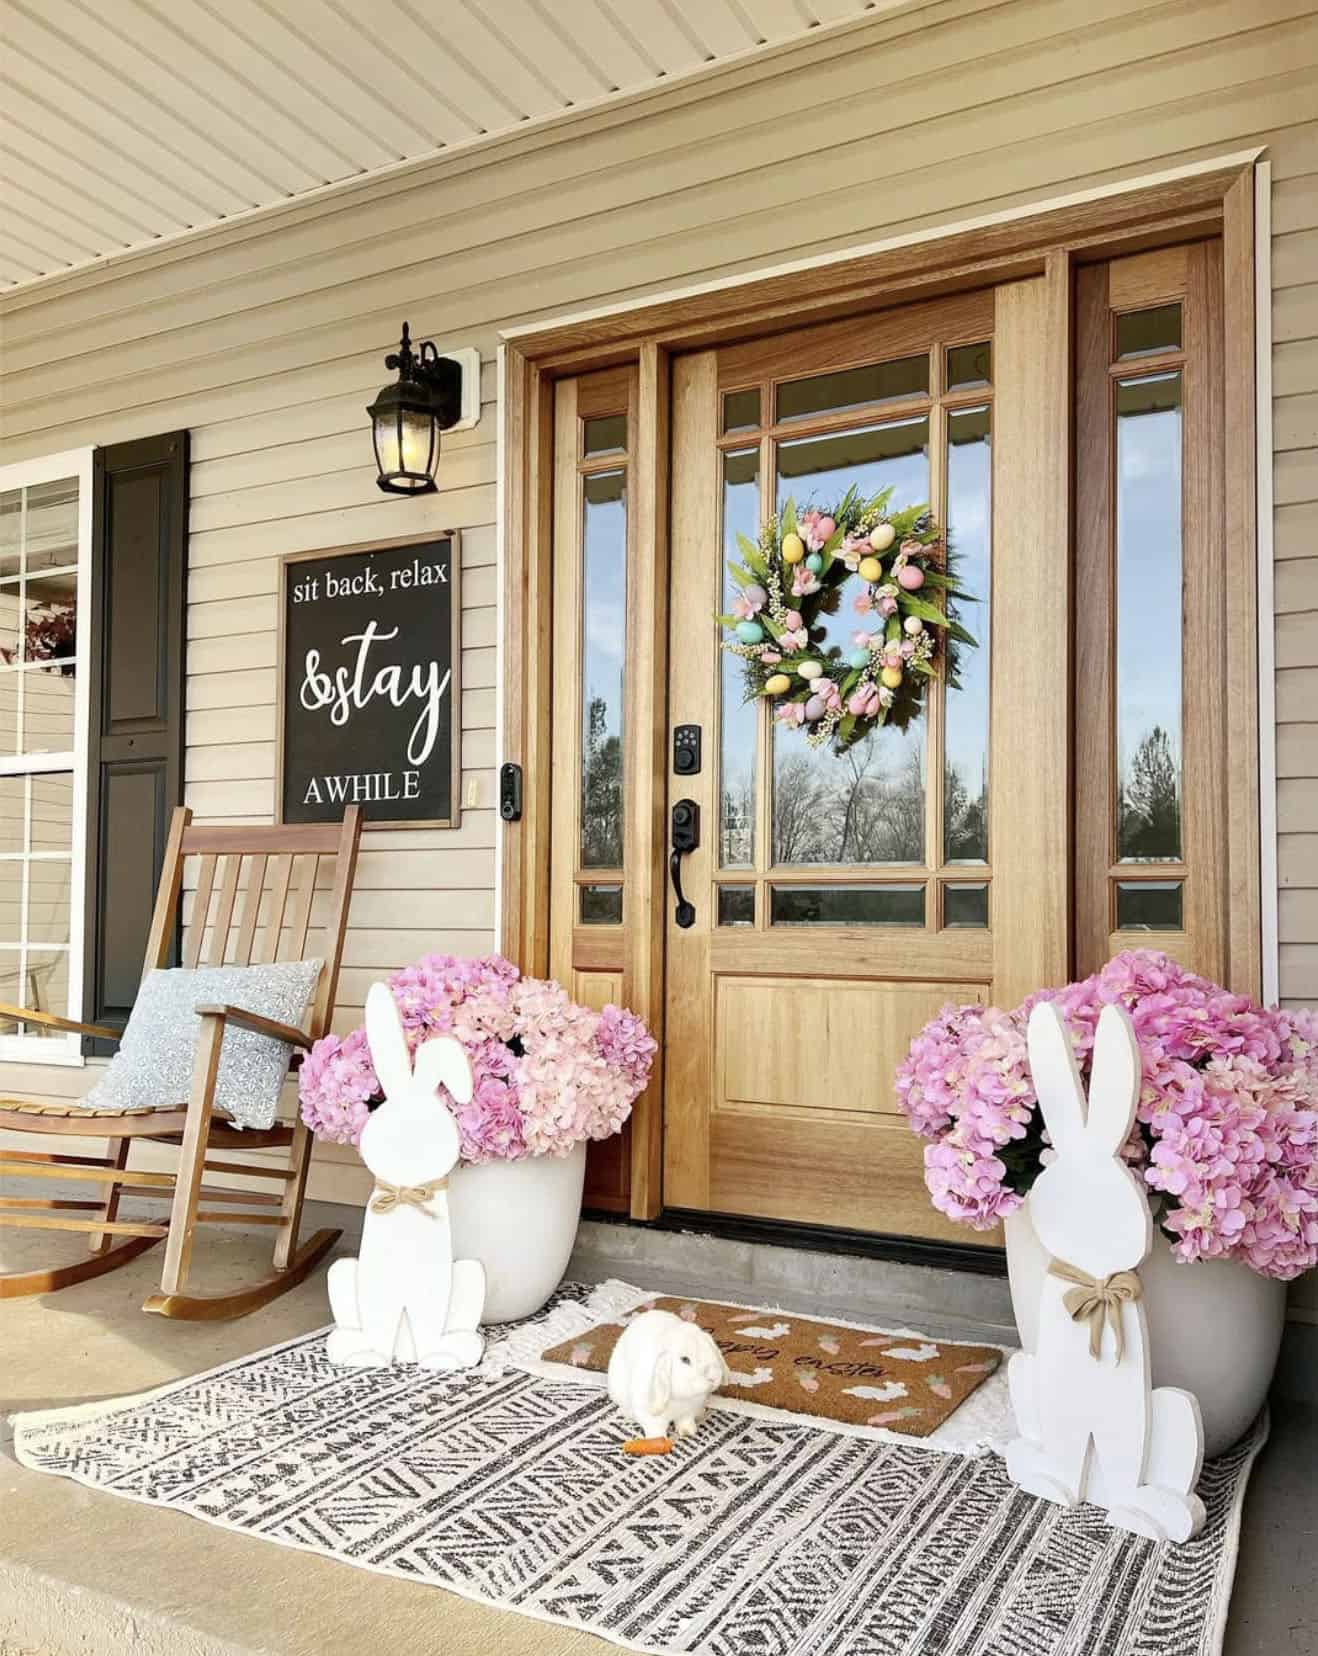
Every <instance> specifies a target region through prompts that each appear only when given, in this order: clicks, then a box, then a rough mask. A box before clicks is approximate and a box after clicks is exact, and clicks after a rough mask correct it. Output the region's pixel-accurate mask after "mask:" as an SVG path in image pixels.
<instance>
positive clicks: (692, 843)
mask: <svg viewBox="0 0 1318 1656" xmlns="http://www.w3.org/2000/svg"><path fill="white" fill-rule="evenodd" d="M699 844H700V807H699V805H697V804H696V802H695V800H694V799H679V800H678V801H677V803H676V804H675V805H674V806H673V849H672V854H671V855H670V856H669V859H668V872H669V874H670V875H671V877H672V881H673V891H674V893H675V895H676V897H677V911H676V913H675V914H674V915H673V918H674V920H676V922H677V924H678V925H679V926H681V927H682V929H683V931H685V930H686V929H687V927H688V926H694V925H695V923H696V911H695V907H694V905H693V904H691V903H689V902H688V901H687V900H686V898H685V897H684V896H683V895H682V858H683V857H684V856H686V855H687V853H688V852H691V851H694V850H695V849H696V847H697V846H698V845H699Z"/></svg>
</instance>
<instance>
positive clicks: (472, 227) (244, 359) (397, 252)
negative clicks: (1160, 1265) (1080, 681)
mask: <svg viewBox="0 0 1318 1656" xmlns="http://www.w3.org/2000/svg"><path fill="white" fill-rule="evenodd" d="M1077 15H1078V8H1077V7H1076V5H1075V4H1074V0H1013V3H1008V4H1000V3H995V0H942V3H938V4H931V5H918V6H912V7H911V8H909V9H907V10H905V11H902V12H898V13H893V14H887V15H885V16H884V17H882V18H879V19H877V20H876V21H874V22H873V23H872V24H871V25H869V26H867V27H865V28H863V29H861V30H858V31H855V32H852V33H849V34H848V35H846V36H845V38H840V39H830V38H827V37H825V38H823V39H818V40H816V41H814V42H811V43H807V44H806V45H804V46H802V47H800V48H798V49H794V50H792V51H791V52H787V53H780V54H775V55H771V56H769V57H768V58H766V59H765V60H764V61H763V62H759V63H756V62H751V63H748V64H744V65H742V66H739V67H735V68H732V69H727V70H721V71H718V72H711V74H710V75H708V76H706V77H703V78H701V79H699V80H698V81H695V82H691V83H688V84H685V85H680V86H674V87H672V88H669V89H668V90H666V91H662V92H657V93H653V94H648V95H646V96H644V97H641V98H638V99H634V100H631V101H629V102H627V103H625V104H623V105H620V106H618V107H615V108H612V109H608V110H603V111H599V112H596V113H593V114H589V115H583V116H581V117H577V118H566V119H563V120H560V121H556V122H555V123H553V124H552V126H551V127H549V128H547V129H544V130H541V131H527V132H524V133H521V134H518V135H516V136H514V137H511V138H506V139H501V140H499V141H497V142H494V143H491V144H490V145H489V146H488V147H487V148H486V149H484V150H480V151H475V150H473V151H467V152H464V153H462V154H457V155H454V156H453V157H451V158H449V159H448V160H440V161H437V162H433V163H427V164H426V165H425V166H423V167H420V168H416V169H413V170H410V171H404V172H400V173H398V174H396V175H394V176H391V177H390V178H388V179H384V180H379V181H376V182H370V181H365V182H363V183H362V184H361V185H357V186H352V187H349V188H347V189H345V190H343V191H342V192H339V193H337V194H335V195H332V196H327V197H325V198H322V199H320V200H318V201H315V202H311V203H305V204H302V205H294V206H290V207H288V208H284V209H280V210H278V211H275V212H272V213H270V214H268V215H265V216H263V217H261V218H258V219H252V220H247V221H244V222H242V223H240V224H235V225H233V226H232V227H230V228H228V229H225V228H220V229H218V230H215V231H211V232H207V233H205V234H204V235H200V236H198V237H197V238H195V239H193V240H191V241H185V242H178V243H173V244H170V245H167V246H162V247H161V248H159V249H158V250H156V251H155V252H150V251H148V252H145V253H143V254H140V255H133V256H131V257H127V258H124V259H123V260H121V261H117V262H115V263H111V264H107V265H104V266H101V267H99V268H94V269H91V270H88V271H85V272H81V273H77V274H74V275H71V276H68V277H62V278H57V279H54V280H52V281H49V282H47V283H44V284H42V285H41V286H40V287H38V288H36V289H34V290H32V291H29V292H26V293H24V292H21V291H20V292H19V293H18V294H16V295H14V296H12V297H11V298H9V299H7V300H3V301H0V328H2V330H3V333H2V340H3V370H2V374H3V377H2V378H0V403H2V405H3V406H2V408H0V417H2V419H3V432H4V441H3V444H2V445H0V459H3V460H9V459H17V458H20V457H23V456H26V455H35V454H40V453H44V452H48V451H50V450H52V449H58V448H64V447H74V446H77V445H79V444H84V443H108V442H114V441H118V440H121V439H125V438H130V437H135V436H140V435H143V434H146V433H149V432H155V431H161V430H166V429H171V428H175V427H178V426H187V427H189V428H190V430H191V432H192V453H193V459H194V468H193V478H192V486H193V502H192V517H191V530H192V536H191V551H190V560H189V563H190V576H189V620H188V630H189V664H188V665H189V679H188V732H187V741H188V759H187V797H188V800H189V803H191V804H192V805H193V806H194V808H195V809H196V810H197V811H198V812H199V813H200V814H202V815H205V816H208V817H215V816H220V817H225V818H229V819H233V820H241V819H243V818H251V819H258V818H268V817H269V815H270V813H271V809H272V803H273V777H274V757H275V723H274V699H275V658H276V648H277V634H276V627H277V614H276V593H277V579H278V569H277V560H278V559H279V558H280V557H281V556H282V555H284V554H286V553H290V552H296V551H305V550H310V549H314V548H322V547H333V546H340V545H344V544H348V543H352V542H363V541H368V540H372V539H375V538H378V537H384V536H391V535H399V534H404V533H410V532H413V531H415V532H416V533H418V534H420V533H423V532H425V531H428V530H433V529H438V528H447V527H456V528H459V529H461V530H462V531H463V536H464V555H463V611H464V614H463V623H464V651H463V662H462V677H463V698H462V719H463V736H462V743H463V775H464V792H465V790H466V788H467V787H469V786H471V785H472V784H474V785H475V786H476V788H477V790H478V799H479V804H478V805H477V807H475V808H465V809H464V815H463V822H462V827H461V828H460V830H458V831H456V832H452V833H446V832H442V831H430V832H425V831H412V832H408V833H404V834H398V835H381V834H374V835H368V836H367V839H366V841H365V849H364V851H363V858H362V875H361V881H360V887H361V889H360V891H359V894H358V896H357V899H356V901H355V902H354V905H353V911H352V922H351V930H350V933H349V939H348V945H347V956H346V969H345V972H344V981H343V994H342V997H341V1002H340V1006H339V1009H338V1013H337V1020H336V1021H337V1023H338V1024H339V1026H340V1027H344V1026H346V1025H348V1024H351V1023H352V1022H353V1021H354V1020H355V1018H356V1016H357V1008H358V1007H359V1006H360V1004H361V999H362V996H363V994H364V991H365V988H366V986H367V984H368V983H369V982H370V981H371V979H372V977H374V976H375V975H378V974H379V973H380V972H382V971H385V970H387V969H388V968H390V967H394V966H397V965H399V964H401V963H402V962H404V961H406V960H407V959H409V958H411V957H412V956H414V955H416V954H418V953H420V952H421V951H422V950H424V949H426V948H452V949H457V950H478V949H483V948H486V947H488V946H489V945H490V944H491V942H492V939H493V932H492V926H493V916H494V867H495V862H494V837H495V819H494V813H493V809H492V805H493V785H494V764H495V751H496V732H495V721H496V697H495V662H496V653H495V648H494V645H495V638H496V612H495V598H496V591H495V568H494V560H495V533H494V520H495V447H494V441H495V430H496V423H497V422H496V410H495V408H494V406H493V397H494V394H495V382H494V371H493V358H494V353H495V350H496V347H497V341H498V335H499V330H500V329H501V328H502V327H505V326H509V325H512V324H514V323H521V322H525V321H528V320H532V319H535V318H539V317H546V316H551V315H555V314H562V313H566V312H573V311H578V310H582V309H586V308H590V307H593V306H596V305H599V304H605V303H610V302H615V301H619V300H625V299H628V298H632V297H635V296H637V295H639V294H642V293H646V292H653V291H657V290H661V289H665V288H669V287H673V286H676V285H681V284H685V283H690V282H693V281H699V280H704V279H708V278H710V277H713V276H717V275H720V274H727V273H731V272H738V271H753V270H756V269H759V268H763V267H766V266H769V265H773V264H777V263H781V262H782V261H785V260H788V259H791V258H795V257H799V256H802V255H805V254H811V253H818V252H823V251H829V250H834V249H838V248H843V247H847V246H851V245H855V244H859V243H863V242H866V241H871V240H876V239H879V238H882V237H884V236H889V235H893V234H898V233H902V232H907V231H911V230H914V229H918V228H924V227H929V226H933V225H938V224H943V223H951V222H955V221H959V220H962V219H965V218H967V217H973V216H976V215H979V214H982V213H985V212H990V211H996V210H999V209H1002V208H1005V207H1009V206H1014V205H1017V204H1024V203H1028V202H1034V201H1041V200H1046V199H1049V198H1052V197H1055V196H1058V195H1060V194H1065V193H1069V192H1072V191H1075V190H1078V189H1082V188H1086V187H1089V186H1092V185H1095V184H1101V183H1106V182H1111V181H1115V180H1120V179H1124V178H1129V177H1135V176H1139V175H1141V174H1145V173H1148V172H1152V171H1156V170H1159V169H1162V168H1166V167H1169V166H1173V165H1176V164H1178V163H1182V162H1186V161H1191V160H1198V159H1202V158H1205V157H1209V156H1214V155H1221V154H1224V153H1227V152H1230V151H1234V150H1239V149H1242V148H1247V147H1250V146H1254V145H1266V146H1267V147H1268V151H1269V154H1270V156H1271V158H1272V160H1273V164H1274V204H1273V205H1274V226H1273V228H1274V238H1275V239H1274V248H1273V254H1274V276H1275V291H1274V308H1273V328H1274V335H1275V357H1274V375H1275V391H1276V421H1277V456H1276V480H1275V481H1276V556H1277V576H1278V578H1277V608H1278V619H1277V652H1278V655H1277V695H1278V717H1279V722H1280V731H1279V781H1278V794H1277V807H1278V829H1279V835H1280V843H1279V854H1280V865H1281V886H1282V889H1281V937H1282V949H1281V964H1282V993H1283V995H1284V996H1286V997H1287V998H1290V999H1299V998H1318V858H1315V856H1314V854H1313V853H1314V850H1315V847H1318V599H1315V585H1316V581H1315V570H1316V568H1318V565H1316V562H1315V553H1318V429H1316V427H1318V268H1316V265H1318V121H1315V120H1314V114H1315V111H1316V110H1318V13H1316V12H1315V7H1314V5H1313V4H1312V0H1290V3H1286V0H1258V3H1256V4H1254V5H1251V6H1249V7H1245V6H1242V5H1241V4H1239V0H1167V3H1163V4H1149V3H1148V0H1091V3H1090V4H1089V5H1087V6H1086V7H1085V8H1083V18H1084V21H1083V23H1082V24H1081V25H1079V26H1078V25H1077V21H1076V20H1077ZM918 257H919V254H918V250H916V251H914V252H913V254H912V258H913V260H918ZM404 316H406V317H407V318H408V320H409V321H410V322H411V324H412V329H413V333H414V334H415V335H416V336H418V337H434V338H435V339H436V340H437V341H438V342H439V343H440V345H441V348H442V347H443V346H444V345H445V344H449V345H459V344H464V345H475V346H476V347H478V348H479V350H480V351H481V354H482V358H483V360H484V363H485V366H484V370H483V374H482V395H483V399H484V409H483V418H482V421H481V423H480V425H479V426H478V427H477V428H476V429H475V430H474V431H472V432H468V433H463V434H461V435H459V436H456V437H454V438H453V439H452V440H451V441H450V442H446V443H445V447H444V455H443V459H442V461H441V467H440V478H441V483H442V491H441V493H440V494H438V495H437V496H434V497H431V498H430V499H428V500H425V501H413V502H400V501H397V500H388V499H385V498H384V497H383V496H381V495H380V494H379V493H378V492H377V491H376V490H375V488H374V485H373V481H372V477H373V474H372V468H371V465H370V460H369V447H368V439H367V433H366V428H365V423H364V416H363V406H364V404H365V403H366V402H367V401H368V400H369V398H370V396H371V394H372V393H373V392H374V391H375V389H376V388H377V387H378V385H379V384H380V383H381V382H382V379H383V377H384V375H383V369H382V362H381V359H382V356H383V353H384V352H385V350H386V349H388V348H389V346H390V344H391V342H392V340H393V339H394V338H396V335H397V329H398V325H399V322H400V321H401V320H402V318H403V317H404ZM511 669H512V670H513V671H515V670H516V664H515V663H513V664H511ZM5 1080H6V1084H7V1086H9V1087H11V1088H13V1089H14V1090H18V1089H19V1088H20V1087H21V1086H24V1085H26V1086H34V1087H36V1088H37V1089H38V1090H40V1091H43V1092H46V1093H51V1094H65V1093H68V1092H71V1091H76V1090H77V1089H78V1088H79V1087H80V1086H82V1085H84V1084H85V1077H84V1076H83V1075H82V1074H81V1073H80V1072H78V1071H61V1072H54V1071H50V1070H41V1071H36V1070H32V1069H25V1070H21V1071H20V1070H18V1069H17V1067H16V1066H11V1067H10V1070H9V1073H8V1074H7V1075H6V1077H5Z"/></svg>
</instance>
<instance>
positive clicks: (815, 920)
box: [769, 885, 924, 926]
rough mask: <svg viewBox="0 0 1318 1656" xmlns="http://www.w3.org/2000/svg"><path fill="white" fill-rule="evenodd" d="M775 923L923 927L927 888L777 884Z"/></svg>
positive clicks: (772, 915) (773, 909)
mask: <svg viewBox="0 0 1318 1656" xmlns="http://www.w3.org/2000/svg"><path fill="white" fill-rule="evenodd" d="M771 896H772V901H771V904H770V911H769V913H770V919H771V920H772V923H773V924H774V925H775V926H922V925H924V887H923V886H922V885H910V886H774V887H773V888H772V893H771Z"/></svg>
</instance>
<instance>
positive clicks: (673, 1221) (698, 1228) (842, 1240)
mask: <svg viewBox="0 0 1318 1656" xmlns="http://www.w3.org/2000/svg"><path fill="white" fill-rule="evenodd" d="M582 1218H583V1219H590V1220H592V1221H593V1222H594V1223H596V1224H601V1225H626V1226H635V1227H637V1228H638V1229H645V1230H652V1231H678V1232H685V1233H687V1234H691V1235H697V1236H713V1237H718V1238H720V1239H721V1240H724V1241H729V1242H751V1243H755V1244H758V1245H761V1246H769V1247H775V1248H796V1249H799V1250H801V1251H802V1252H806V1253H823V1254H848V1255H851V1256H852V1257H855V1258H860V1259H877V1260H885V1261H888V1262H891V1263H894V1264H898V1265H925V1266H929V1267H930V1268H932V1269H934V1270H941V1271H972V1272H975V1273H976V1274H977V1275H980V1276H993V1277H1005V1276H1006V1274H1007V1252H1006V1249H1005V1248H977V1247H974V1246H972V1245H971V1244H969V1243H964V1242H939V1241H935V1240H932V1239H930V1238H927V1237H918V1236H887V1235H883V1234H880V1233H877V1232H874V1231H857V1230H847V1229H844V1228H843V1227H842V1226H838V1225H803V1224H798V1223H796V1222H795V1221H793V1220H787V1219H757V1218H753V1217H751V1216H749V1215H746V1214H740V1213H706V1212H703V1211H701V1210H700V1209H698V1208H665V1209H664V1210H663V1212H662V1213H660V1215H659V1217H658V1218H657V1219H631V1218H629V1217H628V1216H627V1215H626V1214H623V1213H597V1212H592V1211H590V1210H589V1209H587V1210H586V1211H585V1212H584V1213H583V1214H582Z"/></svg>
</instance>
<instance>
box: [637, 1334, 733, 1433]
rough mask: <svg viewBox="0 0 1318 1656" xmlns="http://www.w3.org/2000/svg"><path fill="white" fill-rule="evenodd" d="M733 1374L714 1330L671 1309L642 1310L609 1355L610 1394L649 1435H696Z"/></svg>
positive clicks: (643, 1431)
mask: <svg viewBox="0 0 1318 1656" xmlns="http://www.w3.org/2000/svg"><path fill="white" fill-rule="evenodd" d="M726 1378H727V1369H726V1367H725V1366H724V1362H723V1353H722V1352H721V1351H720V1350H719V1348H718V1347H717V1346H716V1345H715V1344H714V1340H713V1336H712V1335H710V1334H707V1333H706V1332H705V1330H704V1329H703V1328H700V1327H699V1326H698V1325H697V1324H696V1323H693V1322H687V1321H686V1319H685V1318H683V1317H675V1316H674V1315H673V1313H672V1312H671V1311H642V1312H641V1314H640V1316H639V1317H634V1318H633V1319H632V1321H631V1322H629V1323H628V1324H627V1326H626V1328H624V1329H623V1331H622V1337H621V1338H620V1339H619V1341H618V1343H617V1345H616V1346H614V1348H613V1355H612V1356H611V1357H610V1358H609V1396H610V1397H611V1398H612V1400H613V1402H614V1403H615V1404H616V1405H617V1406H618V1408H620V1409H621V1410H622V1412H623V1414H625V1415H626V1416H627V1417H628V1418H629V1419H630V1420H634V1421H636V1422H637V1423H638V1425H639V1426H640V1428H641V1433H642V1435H643V1436H644V1437H667V1435H668V1423H669V1421H670V1420H671V1421H672V1422H673V1423H674V1425H675V1426H676V1428H677V1435H678V1437H690V1436H691V1434H692V1432H694V1431H695V1429H696V1427H697V1425H698V1424H699V1423H700V1420H701V1419H702V1417H703V1415H704V1413H705V1408H706V1406H707V1404H708V1403H709V1400H710V1398H711V1397H712V1396H713V1394H714V1393H715V1392H716V1391H717V1390H718V1388H719V1387H720V1386H721V1385H722V1384H723V1382H724V1380H725V1379H726Z"/></svg>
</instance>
